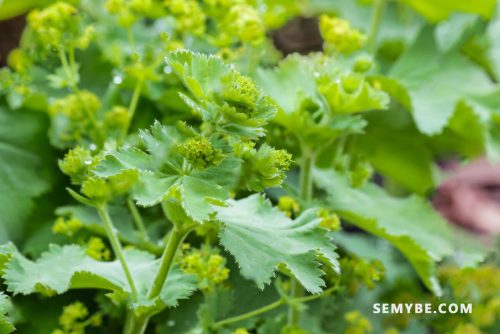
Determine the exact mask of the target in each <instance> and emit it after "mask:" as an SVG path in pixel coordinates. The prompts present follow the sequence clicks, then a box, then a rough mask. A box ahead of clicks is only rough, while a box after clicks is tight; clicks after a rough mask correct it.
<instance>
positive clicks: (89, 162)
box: [84, 160, 92, 165]
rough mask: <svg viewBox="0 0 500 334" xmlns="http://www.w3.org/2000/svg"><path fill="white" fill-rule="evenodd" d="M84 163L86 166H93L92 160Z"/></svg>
mask: <svg viewBox="0 0 500 334" xmlns="http://www.w3.org/2000/svg"><path fill="white" fill-rule="evenodd" d="M84 163H85V164H86V165H91V164H92V160H85V161H84Z"/></svg>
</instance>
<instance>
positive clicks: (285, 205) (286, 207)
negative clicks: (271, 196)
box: [278, 196, 300, 218]
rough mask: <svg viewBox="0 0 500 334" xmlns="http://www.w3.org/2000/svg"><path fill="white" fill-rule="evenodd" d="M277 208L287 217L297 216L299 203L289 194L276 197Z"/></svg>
mask: <svg viewBox="0 0 500 334" xmlns="http://www.w3.org/2000/svg"><path fill="white" fill-rule="evenodd" d="M278 209H280V210H281V211H283V212H284V213H285V215H286V216H287V217H289V218H292V217H295V216H297V214H298V213H299V212H300V204H299V203H298V202H297V201H296V200H295V199H294V198H293V197H290V196H281V197H280V198H278Z"/></svg>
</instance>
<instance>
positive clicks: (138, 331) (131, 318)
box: [123, 311, 149, 334]
mask: <svg viewBox="0 0 500 334" xmlns="http://www.w3.org/2000/svg"><path fill="white" fill-rule="evenodd" d="M148 322H149V317H147V316H140V317H139V316H137V315H135V314H134V312H132V311H129V312H128V313H127V319H126V322H125V327H123V334H143V333H144V332H145V331H146V327H147V326H148Z"/></svg>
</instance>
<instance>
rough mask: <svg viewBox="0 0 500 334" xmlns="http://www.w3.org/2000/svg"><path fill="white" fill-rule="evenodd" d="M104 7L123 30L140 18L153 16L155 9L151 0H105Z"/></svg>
mask: <svg viewBox="0 0 500 334" xmlns="http://www.w3.org/2000/svg"><path fill="white" fill-rule="evenodd" d="M104 7H105V8H106V10H107V11H108V12H109V13H110V14H112V15H114V16H115V17H116V18H117V23H118V24H119V25H120V26H121V27H124V28H128V27H130V26H132V25H133V24H134V23H135V22H136V21H137V19H138V18H139V17H141V16H147V17H150V16H154V12H155V10H156V9H157V8H155V3H154V1H153V0H106V2H105V4H104Z"/></svg>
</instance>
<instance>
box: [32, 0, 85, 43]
mask: <svg viewBox="0 0 500 334" xmlns="http://www.w3.org/2000/svg"><path fill="white" fill-rule="evenodd" d="M27 20H28V28H29V30H30V31H31V33H32V34H33V37H34V38H35V40H36V41H37V42H38V44H39V45H40V46H41V47H43V48H46V49H48V48H57V49H65V48H80V49H85V48H87V47H88V45H89V42H90V40H91V37H92V36H93V33H94V29H93V27H92V26H87V27H85V28H83V26H82V17H81V15H80V14H79V13H78V9H77V8H76V7H74V6H72V5H71V4H69V3H67V2H63V1H59V2H56V3H54V4H52V5H50V6H48V7H46V8H44V9H41V10H39V9H35V10H33V11H31V12H30V14H29V15H28V18H27Z"/></svg>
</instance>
